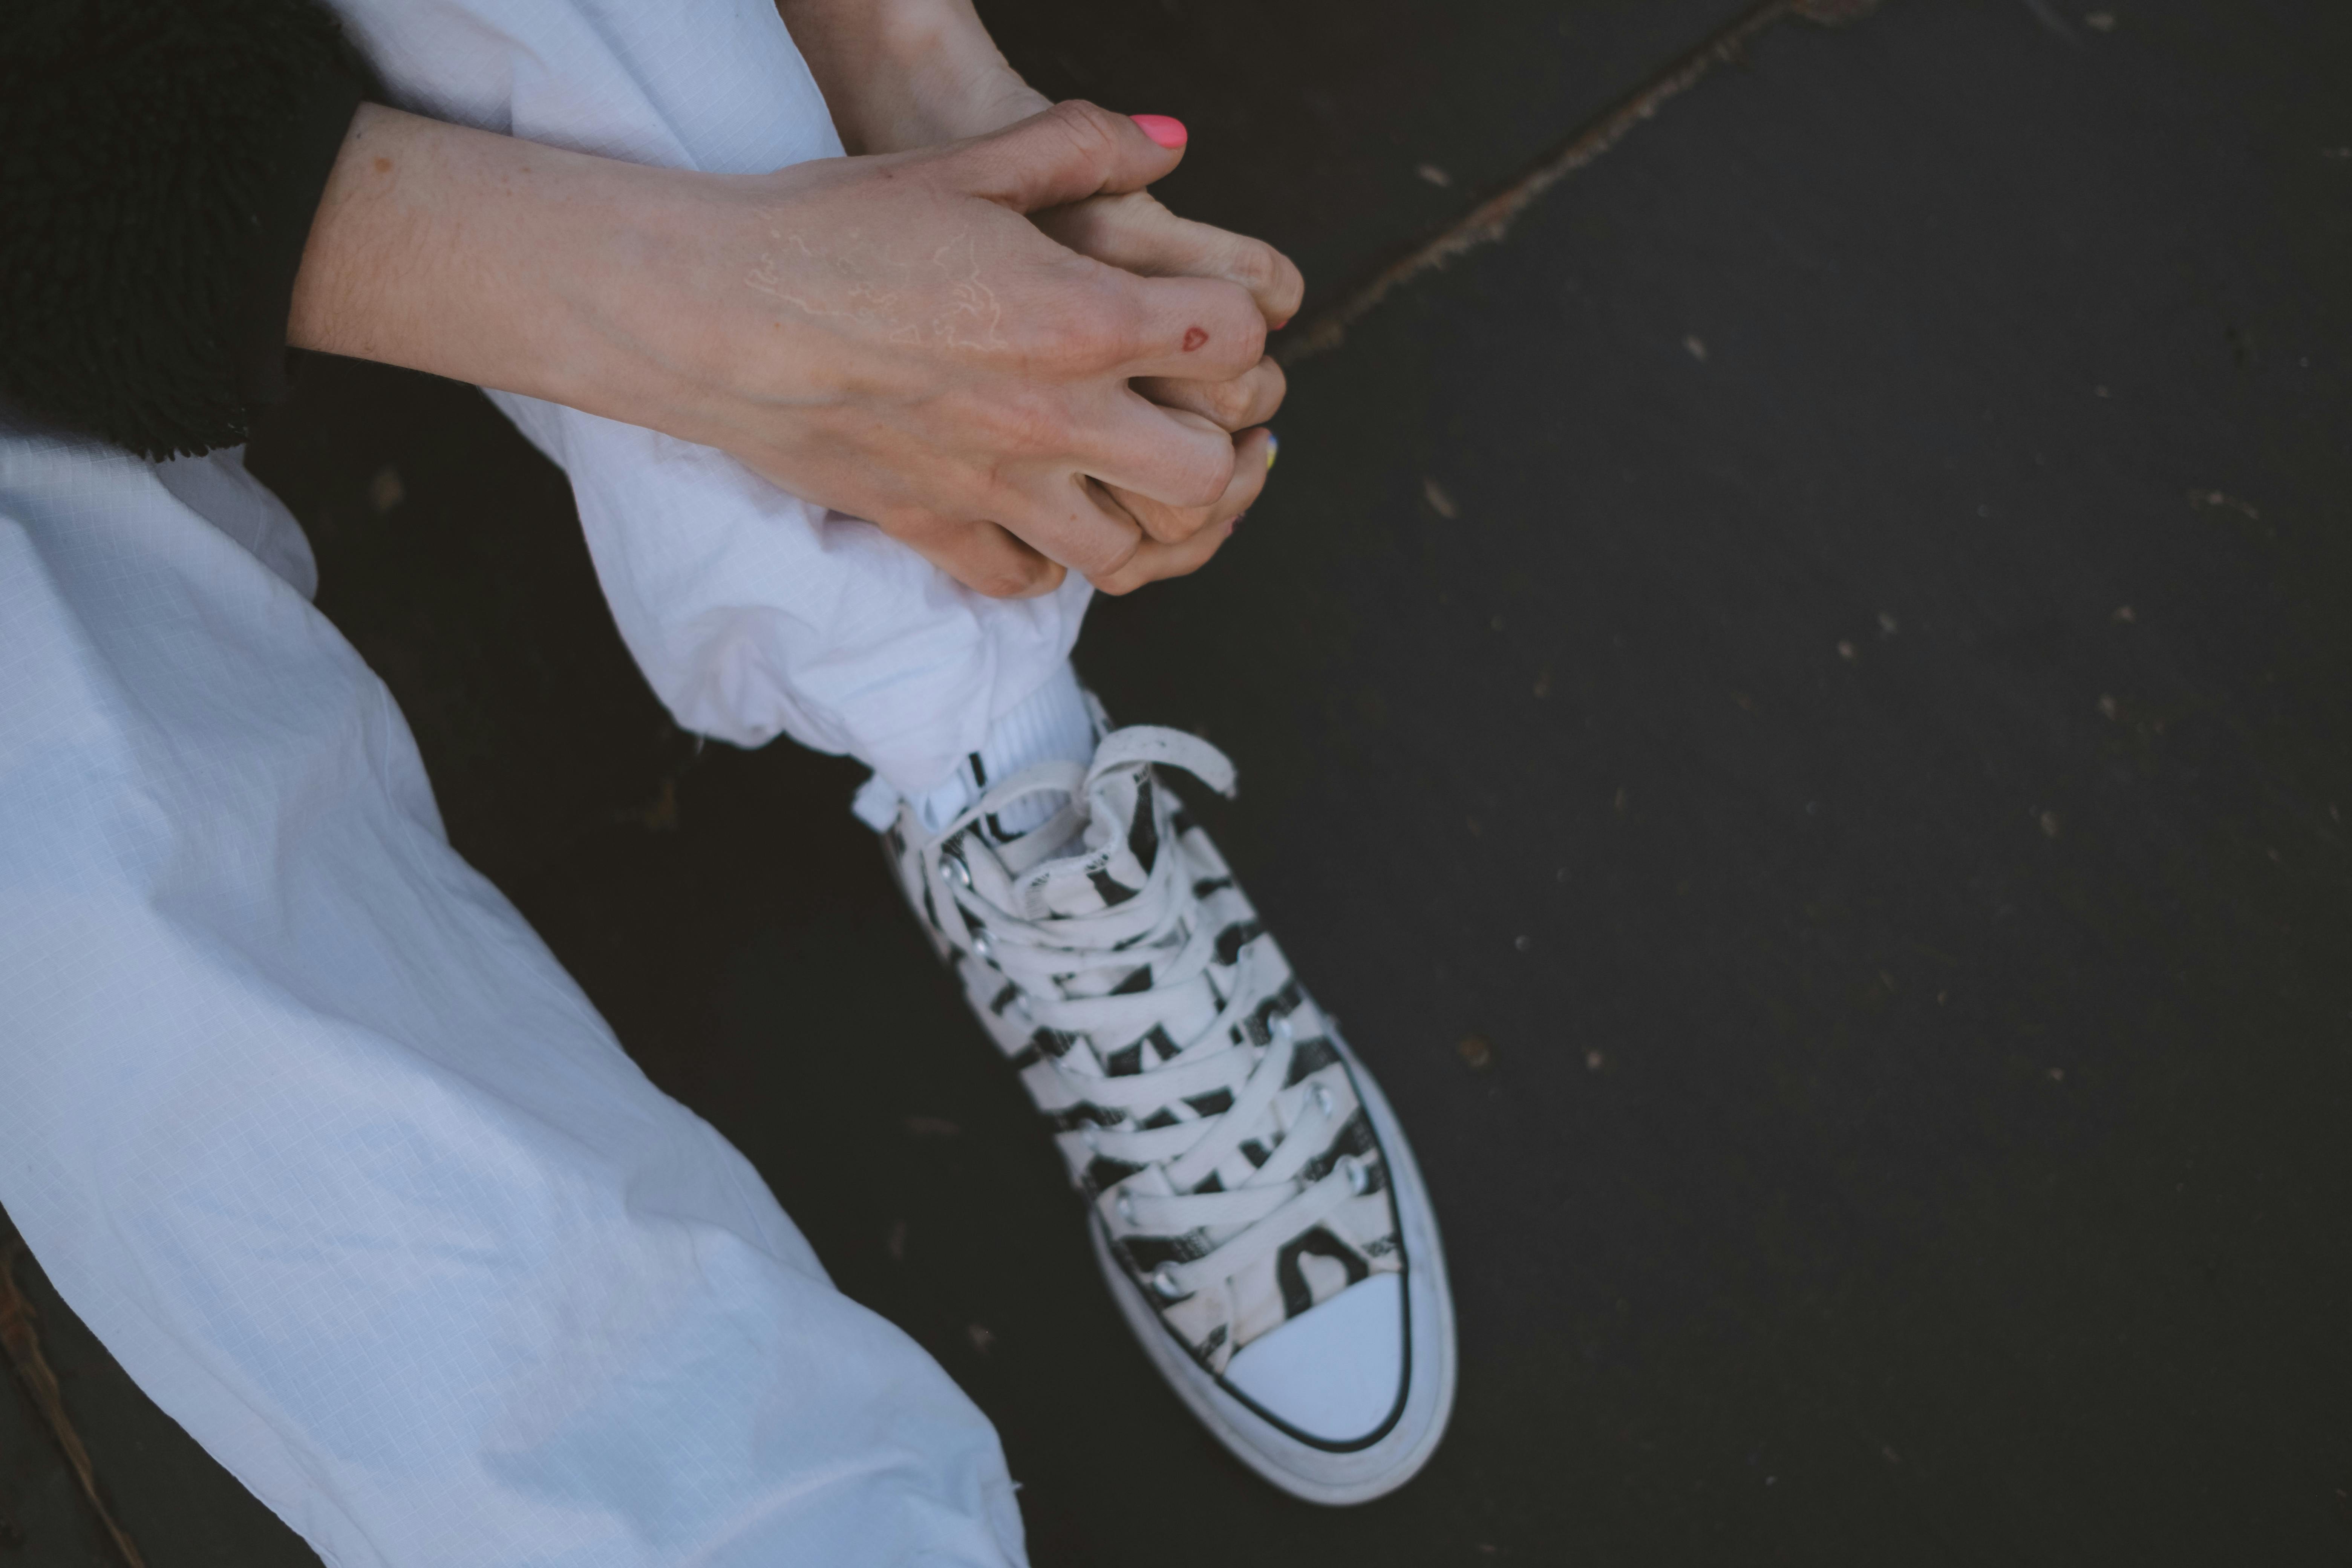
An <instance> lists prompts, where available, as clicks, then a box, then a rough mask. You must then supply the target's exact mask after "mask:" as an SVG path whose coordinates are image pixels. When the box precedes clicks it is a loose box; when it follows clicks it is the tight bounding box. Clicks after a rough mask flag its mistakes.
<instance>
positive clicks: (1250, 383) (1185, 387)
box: [1134, 357, 1290, 431]
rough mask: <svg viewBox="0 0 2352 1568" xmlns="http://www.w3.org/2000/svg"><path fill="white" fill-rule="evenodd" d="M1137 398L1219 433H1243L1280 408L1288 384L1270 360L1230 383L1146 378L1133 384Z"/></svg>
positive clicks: (1172, 378) (1265, 360)
mask: <svg viewBox="0 0 2352 1568" xmlns="http://www.w3.org/2000/svg"><path fill="white" fill-rule="evenodd" d="M1289 385H1290V384H1289V382H1288V381H1287V380H1286V378H1285V377H1284V375H1283V374H1282V367H1281V366H1280V365H1278V364H1276V363H1275V362H1274V361H1273V359H1272V358H1270V357H1269V358H1266V359H1262V360H1260V361H1258V362H1257V363H1255V364H1254V365H1252V366H1250V367H1249V369H1247V370H1245V371H1244V372H1242V374H1239V375H1237V376H1235V377H1234V378H1233V380H1231V381H1179V380H1177V379H1176V378H1175V377H1173V376H1164V375H1154V376H1145V377H1143V378H1142V379H1141V380H1139V381H1137V382H1135V383H1134V386H1135V390H1136V393H1137V395H1139V396H1141V397H1144V398H1146V399H1148V400H1150V402H1153V403H1156V404H1158V405H1160V407H1162V408H1181V409H1182V410H1184V411H1185V412H1186V413H1187V414H1197V415H1199V416H1201V417H1202V418H1203V419H1206V420H1207V421H1208V422H1209V423H1210V424H1212V425H1214V426H1217V428H1219V429H1220V430H1233V431H1242V430H1246V429H1248V428H1249V427H1250V426H1253V425H1263V424H1265V422H1266V421H1267V420H1269V419H1271V418H1273V417H1274V414H1275V410H1276V409H1278V408H1280V407H1281V406H1282V398H1283V394H1284V393H1285V392H1286V391H1287V390H1288V389H1289Z"/></svg>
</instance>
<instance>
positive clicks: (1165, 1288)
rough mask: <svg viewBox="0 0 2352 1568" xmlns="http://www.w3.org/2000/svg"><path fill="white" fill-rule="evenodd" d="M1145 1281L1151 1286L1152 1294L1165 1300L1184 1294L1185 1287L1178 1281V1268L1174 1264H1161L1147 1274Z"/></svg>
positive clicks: (1171, 1299) (1174, 1298)
mask: <svg viewBox="0 0 2352 1568" xmlns="http://www.w3.org/2000/svg"><path fill="white" fill-rule="evenodd" d="M1145 1282H1146V1283H1148V1284H1149V1285H1150V1287H1151V1292H1152V1294H1153V1295H1155V1296H1158V1297H1159V1298H1160V1300H1163V1301H1173V1300H1176V1299H1177V1298H1178V1297H1180V1296H1181V1295H1183V1294H1184V1287H1183V1286H1182V1285H1181V1284H1180V1283H1178V1282H1177V1279H1176V1269H1175V1266H1174V1265H1172V1264H1168V1263H1163V1264H1161V1265H1160V1267H1159V1268H1155V1269H1153V1270H1152V1271H1151V1272H1150V1274H1149V1275H1147V1276H1145Z"/></svg>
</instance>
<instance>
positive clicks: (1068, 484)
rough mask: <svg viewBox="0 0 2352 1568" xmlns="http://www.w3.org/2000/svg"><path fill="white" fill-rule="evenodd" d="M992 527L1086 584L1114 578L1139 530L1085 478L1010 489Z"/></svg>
mask: <svg viewBox="0 0 2352 1568" xmlns="http://www.w3.org/2000/svg"><path fill="white" fill-rule="evenodd" d="M996 511H997V517H998V521H1000V522H1001V523H1002V525H1003V527H1004V528H1005V529H1006V530H1007V531H1009V532H1011V533H1013V535H1015V536H1016V537H1017V538H1018V539H1019V540H1020V541H1021V542H1023V543H1025V544H1026V545H1028V546H1029V548H1030V549H1032V550H1034V551H1035V552H1037V553H1038V554H1040V555H1043V556H1044V557H1045V559H1047V560H1049V561H1052V562H1055V563H1059V564H1061V565H1064V566H1066V567H1068V568H1069V569H1070V570H1071V571H1073V572H1076V573H1077V574H1080V575H1081V576H1084V577H1087V578H1092V577H1095V576H1097V575H1100V574H1108V573H1111V572H1116V571H1117V570H1118V568H1119V567H1121V566H1123V565H1125V564H1126V563H1127V561H1128V558H1129V556H1131V555H1133V554H1134V553H1135V551H1136V547H1137V546H1138V545H1139V544H1140V543H1142V542H1143V530H1142V528H1141V527H1140V526H1139V525H1138V524H1137V522H1136V521H1135V519H1133V518H1132V517H1130V516H1129V515H1128V513H1127V512H1126V510H1124V509H1122V508H1121V507H1120V506H1119V505H1118V503H1117V502H1116V501H1113V500H1111V499H1110V497H1109V496H1108V494H1106V493H1104V491H1103V489H1102V488H1101V487H1100V486H1099V485H1097V484H1096V483H1095V482H1094V481H1093V480H1091V479H1089V478H1088V477H1087V475H1085V474H1067V475H1065V476H1063V477H1061V478H1059V479H1045V480H1042V481H1040V482H1039V483H1038V484H1037V485H1036V486H1035V487H1034V489H1027V488H1016V489H1013V491H1012V494H1011V499H1010V500H1009V501H1005V500H1000V502H999V503H998V505H997V508H996Z"/></svg>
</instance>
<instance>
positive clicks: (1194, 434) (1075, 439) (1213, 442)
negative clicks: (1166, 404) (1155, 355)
mask: <svg viewBox="0 0 2352 1568" xmlns="http://www.w3.org/2000/svg"><path fill="white" fill-rule="evenodd" d="M1103 394H1104V395H1103V396H1102V398H1101V399H1100V401H1098V402H1097V403H1096V404H1094V405H1091V406H1090V407H1089V408H1088V410H1087V413H1086V415H1085V416H1084V417H1083V418H1082V419H1081V421H1080V422H1079V424H1078V426H1077V427H1076V430H1075V431H1074V432H1073V434H1072V435H1071V436H1070V437H1069V449H1070V452H1071V467H1072V468H1075V469H1076V470H1077V471H1078V472H1080V473H1082V474H1087V475H1091V476H1092V477H1093V478H1095V479H1100V480H1102V481H1103V482H1104V483H1105V484H1108V485H1112V486H1115V487H1117V488H1118V489H1123V490H1134V491H1137V492H1139V493H1140V494H1142V495H1145V496H1149V497H1150V499H1151V500H1156V501H1160V502H1162V503H1164V504H1166V505H1168V506H1173V507H1202V506H1209V505H1211V504H1213V502H1214V501H1215V500H1216V499H1217V498H1218V497H1219V496H1221V495H1223V494H1224V493H1225V486H1226V485H1227V484H1229V483H1231V482H1232V480H1233V477H1234V440H1233V437H1232V436H1231V435H1229V434H1227V433H1226V432H1225V430H1223V428H1222V427H1220V426H1218V425H1216V424H1215V423H1214V422H1213V421H1212V420H1209V419H1205V418H1203V417H1202V416H1200V415H1198V414H1193V413H1191V412H1189V411H1187V410H1185V409H1181V408H1162V407H1160V406H1159V405H1156V404H1154V403H1151V402H1150V401H1148V400H1147V399H1145V398H1144V397H1143V396H1142V395H1139V394H1138V393H1136V392H1134V391H1132V390H1131V389H1129V387H1128V386H1127V385H1125V384H1117V385H1113V386H1109V387H1106V388H1104V389H1103ZM1048 553H1050V552H1048ZM1071 564H1073V565H1075V564H1076V563H1071Z"/></svg>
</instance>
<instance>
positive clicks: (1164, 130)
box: [1128, 114, 1189, 148]
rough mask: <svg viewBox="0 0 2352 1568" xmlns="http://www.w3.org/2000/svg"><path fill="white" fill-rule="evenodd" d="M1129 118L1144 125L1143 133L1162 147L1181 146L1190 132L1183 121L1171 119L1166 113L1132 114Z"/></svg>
mask: <svg viewBox="0 0 2352 1568" xmlns="http://www.w3.org/2000/svg"><path fill="white" fill-rule="evenodd" d="M1128 118H1129V120H1132V121H1135V122H1136V123H1137V124H1138V125H1140V126H1141V127H1143V133H1144V134H1145V135H1146V136H1149V137H1150V138H1151V139H1152V140H1153V141H1154V142H1159V143H1160V145H1161V146H1162V147H1168V148H1176V147H1181V146H1182V145H1184V142H1185V140H1186V138H1187V136H1188V134H1189V133H1188V132H1186V131H1185V129H1184V122H1183V121H1181V120H1171V119H1170V118H1168V116H1166V115H1164V114H1130V115H1129V116H1128Z"/></svg>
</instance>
